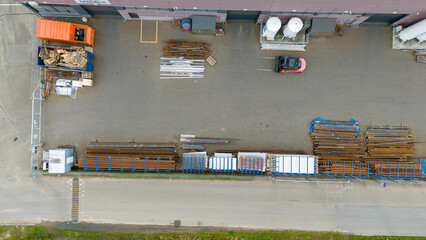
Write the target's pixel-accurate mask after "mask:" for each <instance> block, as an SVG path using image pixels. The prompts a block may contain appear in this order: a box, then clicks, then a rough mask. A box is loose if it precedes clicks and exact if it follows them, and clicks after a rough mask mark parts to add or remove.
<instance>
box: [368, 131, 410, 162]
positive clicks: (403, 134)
mask: <svg viewBox="0 0 426 240" xmlns="http://www.w3.org/2000/svg"><path fill="white" fill-rule="evenodd" d="M364 142H365V145H366V146H367V153H368V156H367V157H366V158H365V159H366V160H386V161H395V160H403V161H405V160H407V159H408V157H411V156H413V154H414V138H413V134H412V130H411V128H409V127H403V126H380V125H379V126H366V127H365V131H364Z"/></svg>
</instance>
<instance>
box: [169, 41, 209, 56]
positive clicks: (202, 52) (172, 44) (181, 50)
mask: <svg viewBox="0 0 426 240" xmlns="http://www.w3.org/2000/svg"><path fill="white" fill-rule="evenodd" d="M164 45H165V48H162V50H163V57H172V58H180V57H183V58H185V59H201V60H206V58H207V57H209V56H210V55H212V54H213V53H212V52H211V51H210V49H209V48H208V46H209V45H208V44H207V43H203V42H186V41H175V40H171V41H166V42H165V43H164Z"/></svg>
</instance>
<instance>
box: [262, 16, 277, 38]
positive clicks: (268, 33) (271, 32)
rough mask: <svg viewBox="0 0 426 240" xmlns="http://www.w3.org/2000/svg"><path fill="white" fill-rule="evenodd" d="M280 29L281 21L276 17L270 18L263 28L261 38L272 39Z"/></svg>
mask: <svg viewBox="0 0 426 240" xmlns="http://www.w3.org/2000/svg"><path fill="white" fill-rule="evenodd" d="M280 28H281V20H280V19H279V18H277V17H271V18H269V19H268V21H267V22H266V24H265V27H264V28H263V33H262V36H263V37H266V38H274V37H275V34H277V32H278V31H279V30H280Z"/></svg>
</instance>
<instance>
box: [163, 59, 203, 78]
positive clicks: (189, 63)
mask: <svg viewBox="0 0 426 240" xmlns="http://www.w3.org/2000/svg"><path fill="white" fill-rule="evenodd" d="M204 62H205V61H204V60H192V59H183V58H165V57H162V58H161V59H160V79H185V78H203V77H204V70H205V67H204Z"/></svg>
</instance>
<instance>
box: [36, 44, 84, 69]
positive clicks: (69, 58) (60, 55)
mask: <svg viewBox="0 0 426 240" xmlns="http://www.w3.org/2000/svg"><path fill="white" fill-rule="evenodd" d="M38 56H39V57H40V59H41V60H43V63H44V64H45V65H46V66H53V67H57V66H59V67H67V68H80V69H84V68H85V67H86V64H87V61H88V60H87V53H86V51H85V50H83V49H82V48H75V49H63V48H47V47H42V48H41V49H40V52H39V55H38Z"/></svg>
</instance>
